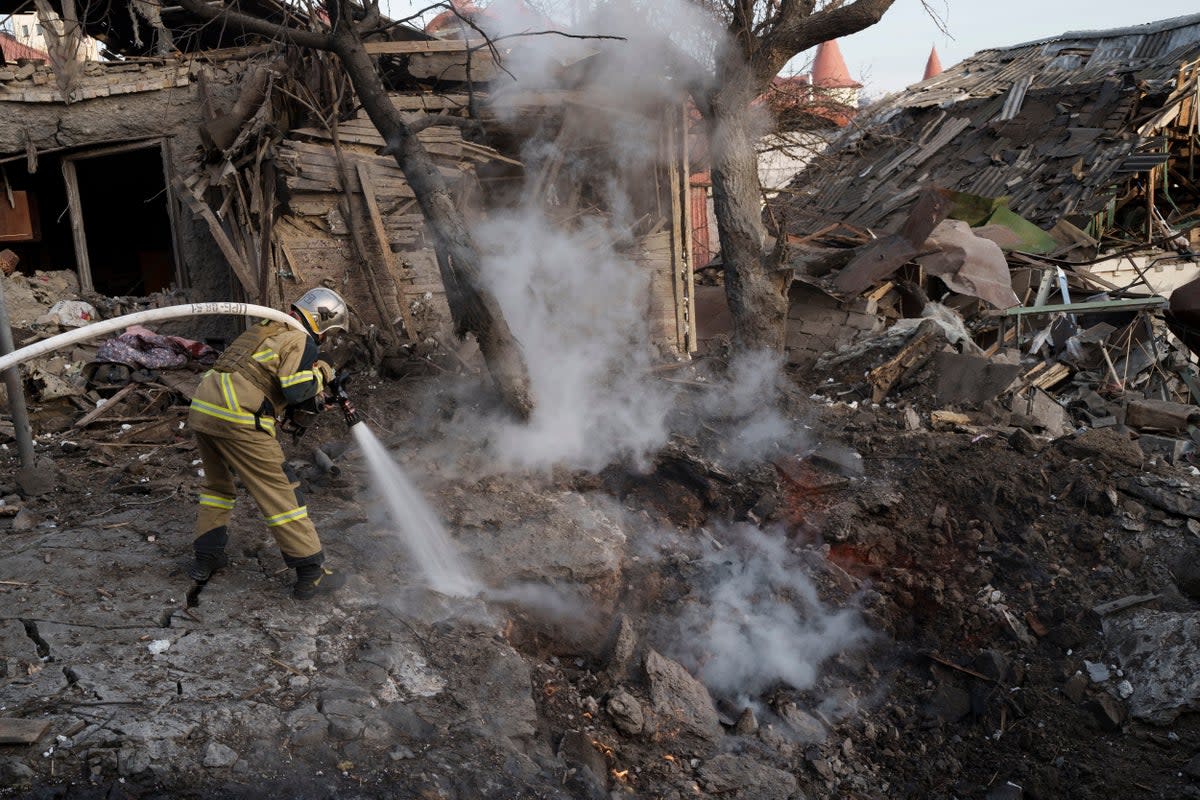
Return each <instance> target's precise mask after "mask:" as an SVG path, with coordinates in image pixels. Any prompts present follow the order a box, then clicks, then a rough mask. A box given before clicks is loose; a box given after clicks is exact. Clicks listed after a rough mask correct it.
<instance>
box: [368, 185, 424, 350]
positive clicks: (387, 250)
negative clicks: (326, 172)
mask: <svg viewBox="0 0 1200 800" xmlns="http://www.w3.org/2000/svg"><path fill="white" fill-rule="evenodd" d="M358 180H359V182H360V183H361V184H362V190H363V198H364V199H365V200H366V201H367V213H368V214H369V215H370V217H371V229H372V230H373V231H374V232H375V242H376V244H378V245H379V251H380V252H381V253H382V254H383V259H382V263H383V266H384V269H385V271H386V272H387V274H388V275H389V276H394V275H396V274H397V273H398V272H399V271H400V264H399V262H398V261H397V260H396V254H395V253H393V252H392V248H391V245H390V244H389V242H388V234H387V229H386V228H384V226H383V217H381V216H380V214H379V205H378V204H377V203H376V201H375V189H374V187H373V186H372V185H371V175H370V173H369V172H368V171H367V167H366V165H364V164H359V165H358ZM368 279H369V280H370V281H371V282H372V283H373V284H374V283H376V282H377V281H376V278H375V276H374V275H370V274H368ZM392 283H393V285H394V286H395V287H396V294H397V298H396V299H397V300H398V301H399V306H400V309H399V310H400V319H401V321H403V323H404V333H405V335H406V336H408V339H409V341H415V340H416V337H417V330H416V328H414V327H413V320H412V313H411V312H410V311H409V307H408V297H407V296H406V295H405V293H404V290H403V289H401V288H400V285H399V284H397V283H396V282H395V280H393V281H392ZM388 321H389V322H392V320H388Z"/></svg>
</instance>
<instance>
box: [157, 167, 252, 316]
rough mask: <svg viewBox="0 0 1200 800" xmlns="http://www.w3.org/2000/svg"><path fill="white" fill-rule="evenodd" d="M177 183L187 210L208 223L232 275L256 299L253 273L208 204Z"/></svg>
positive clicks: (180, 183)
mask: <svg viewBox="0 0 1200 800" xmlns="http://www.w3.org/2000/svg"><path fill="white" fill-rule="evenodd" d="M177 182H178V183H179V185H180V187H181V191H180V192H179V194H180V196H181V197H183V200H184V202H185V203H187V206H188V208H189V209H191V211H192V213H193V214H196V215H198V216H200V217H201V218H202V219H203V220H204V221H205V222H206V223H208V230H209V232H210V233H212V237H213V239H214V240H215V241H216V243H217V247H219V248H220V250H221V253H222V255H224V256H225V260H226V261H228V262H229V266H230V268H231V269H232V270H233V273H234V275H236V276H237V279H238V281H239V282H241V284H242V288H243V289H245V290H246V294H247V295H248V296H250V297H258V281H257V280H255V278H254V273H253V272H252V271H251V270H250V267H249V265H247V264H246V262H245V261H244V260H243V259H242V256H241V253H239V252H238V249H237V248H236V247H235V246H234V244H233V242H232V241H230V239H229V237H228V236H227V235H226V234H225V230H224V229H223V228H222V227H221V223H220V222H219V221H218V220H217V217H216V215H214V214H213V212H212V209H211V208H209V207H208V203H205V202H204V201H202V200H200V199H199V198H197V197H196V196H195V195H193V194H192V193H191V192H189V191H188V190H187V189H186V188H185V187H183V185H182V182H181V181H178V179H177Z"/></svg>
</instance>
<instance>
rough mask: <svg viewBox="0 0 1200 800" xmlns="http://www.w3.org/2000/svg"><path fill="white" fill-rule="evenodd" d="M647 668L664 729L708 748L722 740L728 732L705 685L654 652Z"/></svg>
mask: <svg viewBox="0 0 1200 800" xmlns="http://www.w3.org/2000/svg"><path fill="white" fill-rule="evenodd" d="M645 668H646V678H647V680H648V681H649V684H650V700H651V703H652V704H653V706H654V711H655V713H656V714H657V715H658V716H659V717H660V719H661V720H662V721H663V723H665V724H663V725H660V728H666V729H668V730H670V729H675V730H678V731H679V733H680V734H682V735H684V736H690V737H692V738H694V739H696V740H698V741H699V742H700V743H702V744H705V745H712V744H715V743H716V742H718V741H719V740H720V739H721V737H722V736H723V735H724V732H723V731H722V729H721V722H720V719H719V718H718V716H717V709H716V708H715V707H714V706H713V701H712V697H711V696H710V695H709V693H708V689H706V688H704V684H702V683H700V681H698V680H696V679H695V678H693V677H692V676H691V674H690V673H688V671H687V670H686V669H684V668H683V667H682V666H681V665H680V664H678V663H677V662H675V661H672V660H671V659H669V658H665V657H664V656H661V655H659V654H658V653H657V652H655V651H654V650H650V651H649V652H647V653H646V661H645Z"/></svg>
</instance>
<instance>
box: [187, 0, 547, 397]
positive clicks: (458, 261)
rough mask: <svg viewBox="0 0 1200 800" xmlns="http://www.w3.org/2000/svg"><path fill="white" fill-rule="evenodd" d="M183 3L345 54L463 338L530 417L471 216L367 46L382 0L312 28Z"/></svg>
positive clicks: (206, 15)
mask: <svg viewBox="0 0 1200 800" xmlns="http://www.w3.org/2000/svg"><path fill="white" fill-rule="evenodd" d="M180 5H182V6H183V8H185V9H187V10H188V11H189V12H191V13H192V14H194V15H196V16H197V17H199V18H201V19H204V20H213V21H217V22H219V23H220V24H224V25H230V26H235V27H237V28H240V29H242V30H243V31H245V32H246V33H252V34H257V35H261V36H266V37H270V38H273V39H277V40H280V41H283V42H286V43H288V44H291V45H294V46H297V47H308V48H314V49H318V50H326V51H329V52H332V53H334V54H335V55H336V56H337V57H338V59H339V61H341V64H342V67H343V68H344V69H345V71H346V75H347V76H348V77H349V79H350V83H351V85H352V86H353V87H354V91H355V93H356V94H357V96H358V100H359V102H360V103H362V106H363V108H364V109H365V110H366V112H367V115H368V116H369V117H370V119H371V122H373V123H374V124H375V127H376V128H377V129H378V130H379V133H380V135H381V136H382V137H383V138H384V140H385V141H386V142H387V148H386V151H385V152H387V153H388V154H389V155H391V156H392V157H393V158H395V159H396V163H397V164H398V165H399V167H400V169H401V170H402V171H403V172H404V176H405V178H406V179H407V180H408V184H409V186H410V187H411V188H412V190H413V193H414V194H415V195H416V198H417V203H418V205H419V206H420V208H421V212H422V213H423V214H424V216H425V220H426V222H427V223H428V224H429V228H430V230H431V231H432V232H433V236H434V240H435V245H436V247H437V249H438V252H439V256H440V257H439V258H438V264H439V268H440V269H441V273H442V280H443V283H444V284H445V288H446V299H447V302H448V303H449V306H450V312H451V314H452V315H453V317H454V322H455V325H456V326H457V328H458V332H459V335H464V334H466V333H468V332H469V333H472V334H474V335H475V338H476V340H477V341H478V342H479V348H480V350H481V351H482V353H483V357H484V359H485V361H486V362H487V366H488V371H489V372H490V373H491V375H492V379H493V380H494V381H495V383H496V386H497V388H498V390H499V392H500V394H501V396H502V397H503V399H504V402H505V403H506V405H507V406H508V407H509V408H510V409H511V410H512V411H513V412H514V413H516V414H517V415H518V416H519V417H521V418H526V417H528V416H529V414H530V412H531V411H532V410H533V397H532V395H531V392H530V383H529V373H528V370H527V368H526V365H525V361H524V358H523V356H522V353H521V349H520V345H519V344H518V342H517V340H516V339H515V338H514V336H513V334H512V331H511V330H510V329H509V326H508V323H507V321H506V320H505V319H504V315H503V313H502V312H501V310H500V306H499V303H498V302H497V301H496V298H495V296H494V295H493V294H492V293H491V291H490V290H489V289H488V288H487V287H486V286H485V285H484V282H483V280H482V276H481V273H480V260H481V259H480V253H479V250H478V248H477V247H476V246H475V242H474V240H473V239H472V237H471V234H470V232H469V231H468V229H467V224H466V220H465V219H464V218H463V215H462V212H461V211H460V210H459V209H458V207H457V206H456V205H455V203H454V199H453V198H452V197H451V195H450V192H449V190H448V188H447V186H446V182H445V180H444V179H443V178H442V176H441V174H440V173H439V172H438V169H437V166H436V164H435V163H434V161H433V159H432V158H430V156H429V153H428V152H427V151H426V150H425V147H424V146H423V145H422V144H421V141H420V139H418V138H417V135H416V134H417V130H416V129H415V126H414V125H411V124H409V123H408V122H406V121H405V119H404V118H403V117H402V116H401V114H400V112H399V110H398V109H397V108H396V107H395V106H394V105H393V104H392V102H391V100H390V99H389V97H388V92H387V88H386V86H385V85H384V82H383V79H382V77H381V75H380V73H379V71H378V69H377V67H376V64H375V61H374V59H373V58H372V56H371V55H370V54H368V53H367V51H366V49H365V48H364V47H363V37H364V36H367V35H370V34H371V33H373V32H377V31H379V30H381V29H382V28H383V27H385V26H386V25H388V24H390V23H388V22H386V21H385V20H384V19H383V17H382V15H381V13H380V10H379V2H378V0H363V2H359V1H358V0H321V4H320V6H318V7H317V8H320V9H322V10H323V11H324V14H323V16H324V17H325V19H324V20H320V19H318V17H319V16H322V15H318V14H311V15H309V27H307V28H302V27H299V25H292V24H287V23H278V22H275V21H270V20H266V19H263V18H260V17H257V16H254V15H252V14H249V13H246V12H244V11H239V10H236V9H234V8H232V7H230V6H226V5H221V4H216V5H210V4H209V3H207V2H205V0H180ZM314 10H316V9H315V8H314Z"/></svg>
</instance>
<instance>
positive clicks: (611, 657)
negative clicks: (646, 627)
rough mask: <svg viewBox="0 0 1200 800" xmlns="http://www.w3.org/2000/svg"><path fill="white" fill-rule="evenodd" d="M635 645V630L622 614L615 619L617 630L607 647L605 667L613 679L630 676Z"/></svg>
mask: <svg viewBox="0 0 1200 800" xmlns="http://www.w3.org/2000/svg"><path fill="white" fill-rule="evenodd" d="M637 645H638V637H637V631H635V630H634V629H633V623H632V622H630V621H629V617H627V616H625V615H624V614H622V615H621V617H620V619H618V621H617V632H616V635H615V636H614V637H613V643H612V647H611V648H609V653H608V665H607V666H606V667H605V669H606V670H607V671H608V674H609V676H610V677H611V678H612V679H613V680H615V681H618V682H619V681H624V680H628V679H629V678H630V677H632V675H633V668H634V666H635V665H636V664H637Z"/></svg>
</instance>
